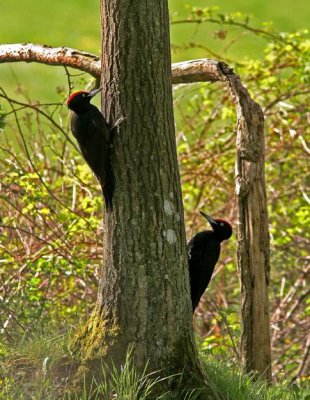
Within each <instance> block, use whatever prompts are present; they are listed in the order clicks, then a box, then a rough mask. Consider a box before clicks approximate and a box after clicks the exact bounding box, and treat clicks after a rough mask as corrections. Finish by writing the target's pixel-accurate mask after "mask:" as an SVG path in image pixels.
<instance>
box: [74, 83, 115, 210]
mask: <svg viewBox="0 0 310 400" xmlns="http://www.w3.org/2000/svg"><path fill="white" fill-rule="evenodd" d="M101 90H102V88H100V89H96V90H92V91H91V92H86V91H79V92H75V93H73V94H71V96H69V98H68V100H67V106H68V107H69V109H70V110H71V111H72V116H71V131H72V134H73V136H74V137H75V138H76V140H77V141H78V144H79V147H80V150H81V153H82V155H83V157H84V158H85V161H86V162H87V164H88V165H89V166H90V168H91V169H92V171H93V172H94V174H95V176H96V177H97V179H98V181H99V183H100V185H101V187H102V191H103V195H104V198H105V203H106V207H107V208H111V207H112V196H113V190H114V179H113V173H112V168H111V160H110V147H111V140H112V129H111V127H109V125H108V124H107V122H106V120H105V119H104V117H103V115H102V114H101V112H100V111H99V110H98V108H97V107H96V106H94V105H93V104H91V103H90V101H91V99H92V98H93V97H94V96H95V95H96V94H97V93H99V92H100V91H101Z"/></svg>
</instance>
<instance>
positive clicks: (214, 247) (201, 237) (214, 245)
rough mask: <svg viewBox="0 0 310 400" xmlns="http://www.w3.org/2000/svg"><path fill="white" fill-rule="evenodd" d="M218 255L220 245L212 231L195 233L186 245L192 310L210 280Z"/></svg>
mask: <svg viewBox="0 0 310 400" xmlns="http://www.w3.org/2000/svg"><path fill="white" fill-rule="evenodd" d="M219 255H220V243H219V242H218V241H216V240H214V233H213V232H212V231H203V232H199V233H197V234H196V235H195V236H194V237H193V238H192V239H191V240H190V242H189V243H188V264H189V274H190V284H191V299H192V305H193V310H195V308H196V307H197V305H198V303H199V300H200V298H201V296H202V295H203V293H204V291H205V290H206V288H207V286H208V285H209V282H210V280H211V277H212V274H213V271H214V267H215V264H216V263H217V261H218V259H219Z"/></svg>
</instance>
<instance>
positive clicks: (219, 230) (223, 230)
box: [200, 211, 232, 242]
mask: <svg viewBox="0 0 310 400" xmlns="http://www.w3.org/2000/svg"><path fill="white" fill-rule="evenodd" d="M200 214H201V215H202V216H203V217H204V218H205V219H206V220H207V221H208V222H209V224H210V225H211V228H212V229H213V232H214V233H215V235H216V238H217V239H218V240H219V241H220V242H222V241H223V240H227V239H229V238H230V237H231V235H232V227H231V225H230V223H229V222H227V221H224V220H223V219H213V218H212V217H210V216H209V215H207V214H205V213H204V212H202V211H200Z"/></svg>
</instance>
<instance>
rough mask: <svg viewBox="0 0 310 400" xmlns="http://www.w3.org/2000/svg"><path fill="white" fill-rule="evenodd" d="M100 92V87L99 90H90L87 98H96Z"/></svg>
mask: <svg viewBox="0 0 310 400" xmlns="http://www.w3.org/2000/svg"><path fill="white" fill-rule="evenodd" d="M101 90H102V87H100V88H99V89H95V90H92V91H91V92H89V93H88V95H87V97H94V96H96V94H97V93H99V92H101Z"/></svg>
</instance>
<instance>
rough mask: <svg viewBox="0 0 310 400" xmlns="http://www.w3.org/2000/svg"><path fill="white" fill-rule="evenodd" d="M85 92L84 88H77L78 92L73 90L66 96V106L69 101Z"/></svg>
mask: <svg viewBox="0 0 310 400" xmlns="http://www.w3.org/2000/svg"><path fill="white" fill-rule="evenodd" d="M82 93H85V94H86V95H87V94H88V92H86V91H85V90H79V91H78V92H74V93H72V94H70V96H69V97H68V98H67V106H68V105H69V104H70V102H71V101H72V100H73V99H74V98H75V97H76V96H78V95H79V94H82Z"/></svg>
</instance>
